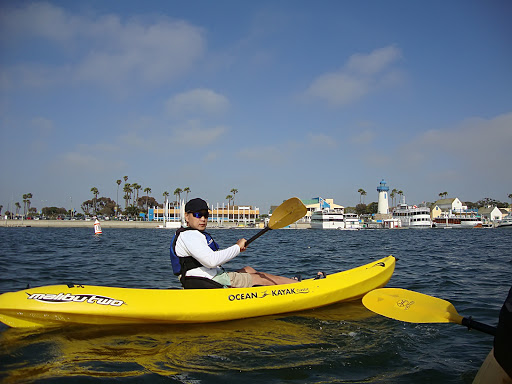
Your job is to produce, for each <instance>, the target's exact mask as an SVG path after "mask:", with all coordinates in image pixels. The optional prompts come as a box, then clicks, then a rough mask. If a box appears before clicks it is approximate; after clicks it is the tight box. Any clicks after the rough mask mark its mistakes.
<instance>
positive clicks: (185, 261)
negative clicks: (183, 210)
mask: <svg viewBox="0 0 512 384" xmlns="http://www.w3.org/2000/svg"><path fill="white" fill-rule="evenodd" d="M189 230H192V228H183V227H181V228H179V229H178V230H177V231H176V233H175V234H174V237H173V238H172V241H171V246H170V255H171V265H172V271H173V272H174V274H175V275H176V276H179V275H183V276H185V274H186V273H187V271H189V270H191V269H194V268H198V267H202V266H203V264H201V263H200V262H199V261H197V260H196V259H194V258H193V257H192V256H187V257H179V256H178V255H176V241H177V240H178V236H179V235H180V234H181V233H183V232H185V231H189ZM199 232H201V231H199ZM201 233H202V234H203V235H204V236H205V237H206V242H207V243H208V246H209V247H210V248H211V249H212V250H213V251H218V250H219V246H218V245H217V243H216V242H215V240H213V237H211V235H210V234H209V233H208V232H201Z"/></svg>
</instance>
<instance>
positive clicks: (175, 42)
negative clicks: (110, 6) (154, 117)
mask: <svg viewBox="0 0 512 384" xmlns="http://www.w3.org/2000/svg"><path fill="white" fill-rule="evenodd" d="M0 26H1V27H0V35H1V36H9V39H11V40H10V41H7V40H5V38H3V39H2V44H3V46H5V47H9V46H10V45H14V44H16V43H18V44H19V41H20V40H27V41H29V42H31V43H32V44H38V45H40V46H41V47H46V46H45V44H46V45H48V46H49V47H51V48H52V50H53V51H52V52H53V54H52V55H47V56H46V57H41V58H40V60H39V61H38V64H37V65H32V66H30V67H29V66H26V65H24V64H23V63H22V60H19V62H17V63H16V62H15V63H9V64H8V65H4V66H3V73H2V83H3V84H10V85H11V86H12V85H20V84H21V85H47V84H48V83H50V84H68V83H79V84H83V83H86V84H91V83H92V84H94V85H96V86H102V87H107V88H110V89H111V90H113V91H117V92H118V91H119V90H125V89H127V88H130V87H140V86H160V85H162V84H166V83H169V82H170V81H172V80H174V79H176V78H177V77H178V76H180V75H182V74H183V73H185V72H187V71H188V70H190V68H191V67H192V66H193V65H194V63H195V62H196V61H197V60H198V59H199V58H200V57H201V55H202V54H203V52H204V50H205V39H204V36H203V30H202V29H201V28H198V27H196V26H193V25H190V24H188V23H186V22H183V21H174V20H170V19H168V18H163V17H162V18H160V19H158V20H153V21H151V22H147V21H146V20H144V21H143V20H137V19H130V20H126V21H125V20H121V19H119V18H118V17H117V16H115V15H106V16H100V17H97V16H96V17H92V16H75V15H74V14H72V13H70V12H67V11H65V10H63V9H62V8H59V7H57V6H54V5H51V4H47V3H36V4H29V5H26V6H25V7H20V8H16V9H7V10H5V11H4V12H3V13H2V14H1V16H0ZM50 60H52V61H53V62H50ZM5 77H7V79H6V78H5ZM27 77H28V81H27Z"/></svg>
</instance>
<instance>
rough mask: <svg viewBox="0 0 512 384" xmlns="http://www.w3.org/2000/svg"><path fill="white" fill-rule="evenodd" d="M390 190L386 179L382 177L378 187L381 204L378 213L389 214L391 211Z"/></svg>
mask: <svg viewBox="0 0 512 384" xmlns="http://www.w3.org/2000/svg"><path fill="white" fill-rule="evenodd" d="M388 191H389V187H388V186H387V185H386V182H385V181H384V179H382V181H381V182H380V185H379V186H378V187H377V192H379V205H378V207H377V213H380V214H383V215H387V214H388V213H389V205H388Z"/></svg>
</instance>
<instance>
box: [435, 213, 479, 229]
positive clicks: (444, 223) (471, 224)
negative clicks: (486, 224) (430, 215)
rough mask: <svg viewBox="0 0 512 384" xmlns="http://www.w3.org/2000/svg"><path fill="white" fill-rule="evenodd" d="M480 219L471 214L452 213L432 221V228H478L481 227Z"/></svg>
mask: <svg viewBox="0 0 512 384" xmlns="http://www.w3.org/2000/svg"><path fill="white" fill-rule="evenodd" d="M482 224H483V223H482V219H481V218H480V217H478V216H477V215H476V214H475V213H473V212H464V213H460V214H454V213H452V212H450V213H448V214H444V215H441V216H439V217H436V218H435V219H434V222H433V223H432V227H436V228H479V227H482Z"/></svg>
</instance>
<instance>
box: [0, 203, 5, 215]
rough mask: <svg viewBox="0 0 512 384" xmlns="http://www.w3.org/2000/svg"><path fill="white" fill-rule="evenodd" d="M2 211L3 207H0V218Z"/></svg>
mask: <svg viewBox="0 0 512 384" xmlns="http://www.w3.org/2000/svg"><path fill="white" fill-rule="evenodd" d="M2 209H4V206H3V205H0V216H1V215H2Z"/></svg>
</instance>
